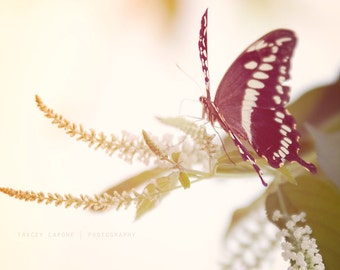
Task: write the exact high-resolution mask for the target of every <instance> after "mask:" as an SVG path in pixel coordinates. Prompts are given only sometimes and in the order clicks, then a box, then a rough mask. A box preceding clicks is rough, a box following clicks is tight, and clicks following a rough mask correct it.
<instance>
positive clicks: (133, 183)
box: [103, 167, 167, 195]
mask: <svg viewBox="0 0 340 270" xmlns="http://www.w3.org/2000/svg"><path fill="white" fill-rule="evenodd" d="M166 171H167V169H166V168H158V167H157V168H154V169H151V170H146V171H144V172H142V173H139V174H137V175H134V176H132V177H130V178H127V179H125V180H123V181H122V182H120V183H119V184H118V185H115V186H113V187H111V188H109V189H107V190H105V191H104V192H103V193H107V194H109V195H114V192H115V191H116V192H118V193H122V192H123V191H130V190H131V189H133V188H137V187H139V186H140V185H142V184H144V183H145V182H147V181H150V180H152V179H155V178H156V177H158V176H159V175H161V174H163V173H164V172H166Z"/></svg>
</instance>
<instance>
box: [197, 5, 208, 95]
mask: <svg viewBox="0 0 340 270" xmlns="http://www.w3.org/2000/svg"><path fill="white" fill-rule="evenodd" d="M207 27H208V9H206V10H205V12H204V14H203V16H202V19H201V28H200V35H199V40H198V50H199V54H200V60H201V66H202V71H203V75H204V81H205V89H206V91H207V98H208V99H209V100H210V78H209V69H208V31H207Z"/></svg>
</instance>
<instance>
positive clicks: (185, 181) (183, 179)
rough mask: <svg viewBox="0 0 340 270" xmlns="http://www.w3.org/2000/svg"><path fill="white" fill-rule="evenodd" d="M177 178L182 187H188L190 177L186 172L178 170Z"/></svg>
mask: <svg viewBox="0 0 340 270" xmlns="http://www.w3.org/2000/svg"><path fill="white" fill-rule="evenodd" d="M178 179H179V182H180V183H181V185H182V187H183V188H184V189H187V188H190V179H189V176H188V174H187V173H185V172H180V173H179V176H178Z"/></svg>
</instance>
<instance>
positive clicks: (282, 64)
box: [198, 9, 316, 186]
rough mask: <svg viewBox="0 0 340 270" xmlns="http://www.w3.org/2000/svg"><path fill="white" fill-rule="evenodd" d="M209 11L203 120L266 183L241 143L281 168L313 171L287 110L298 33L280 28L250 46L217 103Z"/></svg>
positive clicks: (202, 52) (203, 36)
mask: <svg viewBox="0 0 340 270" xmlns="http://www.w3.org/2000/svg"><path fill="white" fill-rule="evenodd" d="M207 26H208V9H207V10H206V11H205V13H204V14H203V16H202V19H201V29H200V32H199V41H198V48H199V56H200V60H201V64H202V71H203V74H204V79H205V87H206V96H202V97H200V102H201V103H202V105H203V117H207V118H208V120H209V121H210V122H211V124H212V125H214V123H215V122H218V123H219V124H220V126H221V127H222V128H223V129H224V130H225V131H226V132H227V133H228V134H229V135H230V137H231V139H232V140H233V142H234V144H235V145H236V146H237V148H238V150H239V152H240V154H241V156H242V159H243V160H245V161H249V162H250V163H251V165H252V166H253V168H254V169H255V171H256V172H257V174H258V175H259V177H260V179H261V181H262V184H263V185H264V186H267V183H266V182H265V181H264V180H263V177H262V172H261V169H260V167H259V166H258V165H257V164H256V161H255V158H254V157H253V156H252V155H251V154H250V153H249V151H248V150H247V148H246V147H245V146H244V144H243V143H242V140H245V141H247V142H249V144H250V145H251V146H252V147H253V149H254V151H255V152H256V153H257V155H258V156H260V157H264V158H265V159H266V160H267V162H268V163H269V165H270V166H272V167H273V168H279V167H280V166H282V165H283V163H284V161H286V160H287V161H296V162H298V163H299V164H301V165H302V166H303V167H305V168H306V169H307V170H309V171H310V172H312V173H316V167H315V165H314V164H312V163H308V162H306V161H304V160H303V159H302V158H301V157H300V156H299V155H298V152H299V149H300V144H299V142H298V140H299V133H298V132H297V130H296V128H295V126H296V122H295V119H294V117H293V116H292V115H290V114H289V112H288V111H287V110H286V109H285V105H286V103H287V102H288V101H289V90H290V89H289V87H288V86H287V85H285V81H286V80H288V79H289V78H290V76H289V69H290V59H291V57H292V54H293V50H294V48H295V45H296V37H295V34H294V32H292V31H291V30H288V29H277V30H274V31H272V32H270V33H268V34H266V35H264V36H263V37H261V38H259V39H258V40H257V41H255V42H254V43H253V44H251V45H250V46H249V47H248V48H247V49H246V50H245V51H243V53H241V55H240V56H239V57H238V58H237V59H236V60H235V61H234V62H233V64H232V65H231V66H230V68H229V69H228V70H227V72H226V73H225V75H224V76H223V78H222V80H221V82H220V84H219V86H218V88H217V91H216V95H215V99H214V101H212V100H211V96H210V78H209V69H208V44H207Z"/></svg>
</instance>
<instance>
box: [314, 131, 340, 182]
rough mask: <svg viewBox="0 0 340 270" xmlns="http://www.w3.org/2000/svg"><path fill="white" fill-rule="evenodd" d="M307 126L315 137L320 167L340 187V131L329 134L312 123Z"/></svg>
mask: <svg viewBox="0 0 340 270" xmlns="http://www.w3.org/2000/svg"><path fill="white" fill-rule="evenodd" d="M307 128H308V130H309V132H310V133H311V134H312V136H313V138H314V141H315V146H316V152H317V155H318V161H319V164H320V167H321V168H322V170H323V171H324V173H325V174H326V175H327V177H328V178H329V179H331V180H332V181H333V182H334V183H335V184H336V185H337V187H338V188H339V189H340V166H339V165H340V147H339V146H340V132H334V133H331V134H327V133H324V132H322V131H319V130H317V129H316V128H314V127H313V126H310V125H308V126H307Z"/></svg>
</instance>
